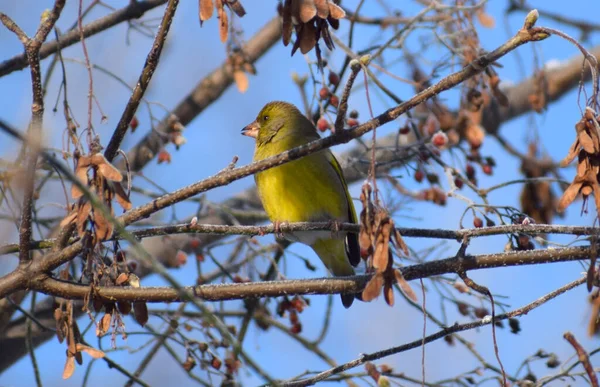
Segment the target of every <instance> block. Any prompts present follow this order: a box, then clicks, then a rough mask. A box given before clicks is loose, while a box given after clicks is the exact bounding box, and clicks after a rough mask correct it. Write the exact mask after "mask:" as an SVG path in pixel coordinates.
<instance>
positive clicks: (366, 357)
mask: <svg viewBox="0 0 600 387" xmlns="http://www.w3.org/2000/svg"><path fill="white" fill-rule="evenodd" d="M585 282H586V278H585V277H583V278H580V279H578V280H576V281H573V282H571V283H568V284H566V285H564V286H562V287H560V288H558V289H556V290H554V291H553V292H550V293H548V294H546V295H545V296H543V297H541V298H538V299H537V300H535V301H533V302H532V303H530V304H527V305H525V306H523V307H521V308H518V309H515V310H513V311H511V312H508V313H504V314H500V315H498V316H496V318H495V319H494V322H496V321H500V320H506V319H508V318H512V317H517V316H521V315H524V314H527V313H529V312H530V311H532V310H533V309H535V308H537V307H539V306H540V305H543V304H545V303H546V302H548V301H550V300H552V299H554V298H556V297H558V296H559V295H561V294H563V293H565V292H567V291H569V290H571V289H573V288H576V287H577V286H580V285H582V284H584V283H585ZM489 317H490V316H486V317H484V318H482V319H480V320H478V321H473V322H470V323H466V324H454V325H453V326H451V327H448V328H446V329H443V330H441V331H438V332H436V333H434V334H431V335H429V336H427V337H425V338H424V339H422V338H421V339H417V340H415V341H412V342H410V343H407V344H404V345H400V346H398V347H392V348H389V349H384V350H382V351H378V352H373V353H370V354H363V355H362V356H361V357H360V358H358V359H356V360H352V361H350V362H348V363H345V364H342V365H340V366H337V367H334V368H331V369H329V370H327V371H324V372H321V373H319V374H318V375H315V376H313V377H312V378H307V379H302V380H294V381H289V382H285V383H282V384H280V385H282V386H287V387H291V386H309V385H313V384H315V383H317V382H319V381H321V380H325V379H327V378H328V377H330V376H332V375H335V374H339V373H340V372H344V371H346V370H349V369H351V368H354V367H357V366H359V365H361V364H364V363H366V362H368V361H373V360H377V359H381V358H383V357H386V356H390V355H394V354H396V353H400V352H405V351H408V350H409V349H413V348H418V347H420V346H421V345H424V344H427V343H430V342H432V341H435V340H438V339H441V338H443V337H445V336H448V335H450V334H452V333H457V332H462V331H466V330H471V329H475V328H479V327H482V326H485V325H489V324H491V323H492V319H491V318H489Z"/></svg>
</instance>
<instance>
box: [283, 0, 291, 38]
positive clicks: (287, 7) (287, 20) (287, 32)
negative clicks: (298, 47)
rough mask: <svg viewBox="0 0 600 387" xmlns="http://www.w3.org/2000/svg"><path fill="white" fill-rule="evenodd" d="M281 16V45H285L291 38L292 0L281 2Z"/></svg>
mask: <svg viewBox="0 0 600 387" xmlns="http://www.w3.org/2000/svg"><path fill="white" fill-rule="evenodd" d="M281 17H282V19H283V24H282V27H281V38H282V40H283V45H284V46H287V45H288V44H290V40H291V39H292V0H285V3H283V8H282V10H281Z"/></svg>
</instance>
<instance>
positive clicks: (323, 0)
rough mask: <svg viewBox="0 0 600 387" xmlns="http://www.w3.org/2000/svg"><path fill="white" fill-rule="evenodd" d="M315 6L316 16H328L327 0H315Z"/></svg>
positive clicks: (324, 17)
mask: <svg viewBox="0 0 600 387" xmlns="http://www.w3.org/2000/svg"><path fill="white" fill-rule="evenodd" d="M315 7H317V16H318V17H320V18H321V19H327V16H329V1H327V0H315Z"/></svg>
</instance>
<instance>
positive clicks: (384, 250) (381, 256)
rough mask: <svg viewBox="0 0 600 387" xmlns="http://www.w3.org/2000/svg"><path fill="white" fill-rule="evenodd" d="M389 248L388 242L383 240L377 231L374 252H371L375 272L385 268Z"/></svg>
mask: <svg viewBox="0 0 600 387" xmlns="http://www.w3.org/2000/svg"><path fill="white" fill-rule="evenodd" d="M389 250H390V246H389V244H388V243H387V242H386V241H385V240H384V238H383V234H382V233H379V234H378V237H377V243H376V245H375V252H374V253H373V267H374V268H375V270H377V272H383V271H384V270H385V269H386V267H387V265H388V260H389Z"/></svg>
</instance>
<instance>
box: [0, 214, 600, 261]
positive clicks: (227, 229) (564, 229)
mask: <svg viewBox="0 0 600 387" xmlns="http://www.w3.org/2000/svg"><path fill="white" fill-rule="evenodd" d="M396 229H397V230H398V231H399V232H400V234H402V236H403V237H405V238H434V239H453V240H457V241H462V240H463V239H464V238H467V239H468V238H478V237H485V236H492V235H505V234H517V233H519V234H527V235H543V234H562V235H577V236H582V235H596V234H597V233H598V229H597V227H591V226H590V227H586V226H564V225H554V224H536V223H532V224H528V225H522V224H510V225H503V226H493V227H482V228H470V229H469V228H467V229H461V230H448V229H430V228H407V227H396ZM278 231H279V232H282V233H284V234H285V233H293V232H297V231H331V232H332V233H333V232H337V231H346V232H352V233H358V232H359V231H360V227H359V225H357V224H353V223H340V224H331V222H295V223H287V224H282V225H280V226H279V230H278ZM278 231H277V230H276V229H275V226H274V225H273V224H269V225H265V226H237V225H222V224H190V223H183V224H176V225H172V226H159V227H151V228H145V229H141V230H135V231H130V233H131V235H133V236H134V237H136V238H137V239H143V238H151V237H157V236H166V235H177V234H205V235H221V236H227V235H247V236H257V235H261V236H262V235H266V234H275V233H277V232H278ZM119 239H123V237H122V236H115V237H113V239H111V240H119ZM55 242H56V239H44V240H40V241H33V242H31V243H30V245H29V248H30V249H47V248H51V247H53V246H54V245H55ZM72 242H73V241H72ZM18 251H19V245H18V244H17V243H12V244H7V245H4V246H0V255H3V254H10V253H16V252H18Z"/></svg>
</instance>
